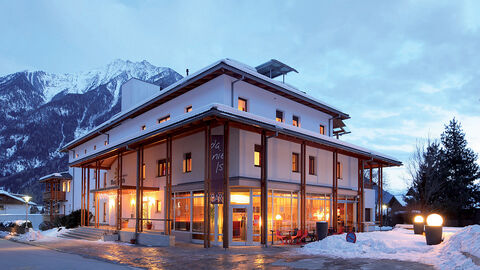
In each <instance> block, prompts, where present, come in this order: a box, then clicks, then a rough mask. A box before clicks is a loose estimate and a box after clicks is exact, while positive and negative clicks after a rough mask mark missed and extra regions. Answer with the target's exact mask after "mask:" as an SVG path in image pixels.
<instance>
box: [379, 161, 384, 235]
mask: <svg viewBox="0 0 480 270" xmlns="http://www.w3.org/2000/svg"><path fill="white" fill-rule="evenodd" d="M378 183H379V189H380V192H379V197H378V204H379V206H380V207H379V209H380V226H383V167H382V165H381V164H379V165H378Z"/></svg>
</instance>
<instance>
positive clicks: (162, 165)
mask: <svg viewBox="0 0 480 270" xmlns="http://www.w3.org/2000/svg"><path fill="white" fill-rule="evenodd" d="M165 175H167V160H166V159H161V160H159V161H157V176H165Z"/></svg>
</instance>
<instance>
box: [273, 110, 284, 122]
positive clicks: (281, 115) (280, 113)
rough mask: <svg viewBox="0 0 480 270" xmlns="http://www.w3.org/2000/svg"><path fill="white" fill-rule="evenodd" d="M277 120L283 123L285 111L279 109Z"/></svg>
mask: <svg viewBox="0 0 480 270" xmlns="http://www.w3.org/2000/svg"><path fill="white" fill-rule="evenodd" d="M275 120H277V122H281V123H283V112H282V111H279V110H277V112H276V118H275Z"/></svg>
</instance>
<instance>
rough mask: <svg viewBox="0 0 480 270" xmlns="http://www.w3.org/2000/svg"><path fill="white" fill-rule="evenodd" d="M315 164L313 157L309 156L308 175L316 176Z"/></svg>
mask: <svg viewBox="0 0 480 270" xmlns="http://www.w3.org/2000/svg"><path fill="white" fill-rule="evenodd" d="M316 165H317V164H316V162H315V157H314V156H309V157H308V173H309V174H310V175H315V174H316V169H317V168H316Z"/></svg>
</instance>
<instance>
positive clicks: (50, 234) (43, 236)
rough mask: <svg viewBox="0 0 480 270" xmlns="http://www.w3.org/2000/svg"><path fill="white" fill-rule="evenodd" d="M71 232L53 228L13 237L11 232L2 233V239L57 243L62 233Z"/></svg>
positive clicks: (63, 228)
mask: <svg viewBox="0 0 480 270" xmlns="http://www.w3.org/2000/svg"><path fill="white" fill-rule="evenodd" d="M67 231H69V230H68V229H65V227H61V228H53V229H50V230H46V231H35V230H33V229H32V228H30V230H29V231H28V232H27V233H25V234H17V235H13V234H10V233H9V232H3V231H0V237H3V238H5V239H12V240H16V241H20V242H26V241H37V242H48V241H57V240H59V238H58V236H59V235H61V234H62V233H65V232H67Z"/></svg>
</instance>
